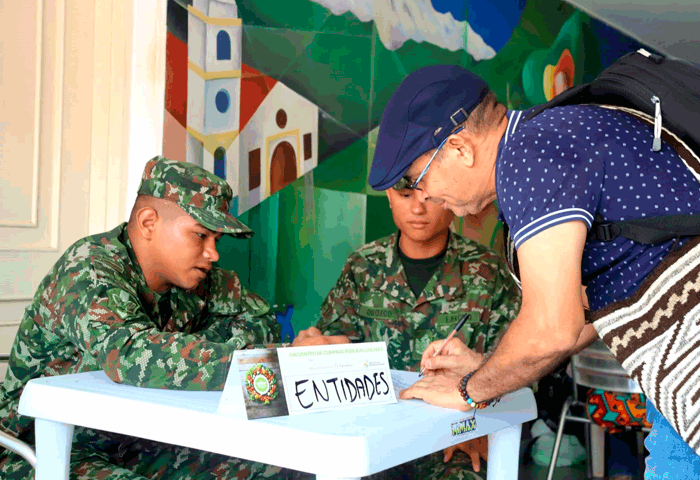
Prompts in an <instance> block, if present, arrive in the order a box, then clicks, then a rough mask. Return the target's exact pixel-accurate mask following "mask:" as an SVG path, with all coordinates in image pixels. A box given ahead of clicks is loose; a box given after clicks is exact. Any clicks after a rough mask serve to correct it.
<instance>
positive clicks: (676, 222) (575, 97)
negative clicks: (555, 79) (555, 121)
mask: <svg viewBox="0 0 700 480" xmlns="http://www.w3.org/2000/svg"><path fill="white" fill-rule="evenodd" d="M589 87H590V84H587V85H579V86H577V87H573V88H570V89H569V90H566V91H565V92H563V93H561V94H560V95H558V96H556V97H554V98H553V99H552V100H550V101H549V102H547V103H545V104H542V105H540V106H538V107H535V108H533V109H532V110H531V111H530V112H529V113H528V115H527V117H525V120H524V121H525V122H526V121H528V120H530V119H531V118H533V117H535V116H536V115H537V114H539V113H541V112H543V111H545V110H547V109H549V108H552V107H559V106H565V105H580V104H582V103H590V101H591V100H592V96H591V94H590V88H589ZM598 106H600V107H603V108H609V109H614V110H622V111H624V112H625V113H627V114H629V115H632V116H634V117H636V118H637V119H639V120H641V121H643V122H644V123H646V124H648V125H651V126H653V125H654V122H653V119H652V118H651V117H649V115H647V114H645V113H644V112H639V111H637V110H633V109H630V108H625V107H617V106H612V105H598ZM523 123H524V122H520V124H519V125H518V127H519V126H520V125H522V124H523ZM661 138H663V139H664V141H666V142H667V143H668V144H669V145H670V146H671V148H673V149H674V150H675V151H676V153H677V154H678V155H679V156H680V158H681V161H682V162H683V163H684V165H685V166H686V167H687V168H688V170H690V172H691V173H692V174H693V176H694V177H695V178H696V179H697V180H698V181H700V159H699V158H698V155H697V154H696V153H695V152H693V150H691V149H690V147H688V145H687V144H686V143H685V142H683V141H682V140H681V139H680V138H678V136H676V135H674V134H673V133H671V132H669V131H668V130H667V129H666V128H664V129H663V130H662V132H661ZM697 235H700V215H698V214H683V215H661V216H657V217H648V218H638V219H634V220H627V221H623V222H608V221H605V220H604V219H603V217H602V216H601V215H600V214H597V215H596V217H595V219H594V221H593V224H592V225H591V229H590V231H589V234H588V240H589V241H598V242H609V241H611V240H614V239H616V238H617V237H624V238H628V239H630V240H634V241H635V242H638V243H643V244H645V245H651V244H654V243H661V242H665V241H667V240H671V239H673V238H678V237H694V236H697Z"/></svg>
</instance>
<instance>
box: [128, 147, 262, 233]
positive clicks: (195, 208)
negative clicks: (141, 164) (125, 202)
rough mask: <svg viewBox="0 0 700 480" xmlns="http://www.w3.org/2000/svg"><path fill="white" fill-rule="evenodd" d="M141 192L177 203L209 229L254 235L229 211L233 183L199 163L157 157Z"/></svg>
mask: <svg viewBox="0 0 700 480" xmlns="http://www.w3.org/2000/svg"><path fill="white" fill-rule="evenodd" d="M138 194H139V195H149V196H151V197H156V198H162V199H164V200H168V201H171V202H175V203H177V204H178V206H179V207H180V208H182V209H183V210H184V211H185V212H187V213H188V214H189V215H190V216H191V217H192V218H194V219H195V220H197V221H198V222H199V223H201V224H202V225H204V226H205V227H207V228H208V229H209V230H213V231H215V232H222V233H227V234H229V235H231V236H233V237H236V238H250V237H251V236H252V235H253V231H252V230H251V229H250V228H248V227H246V226H245V225H243V223H241V222H240V221H239V220H238V219H237V218H236V217H234V216H233V215H231V214H230V213H229V207H230V205H231V200H232V199H233V190H231V186H230V185H229V184H228V183H227V182H226V180H223V179H221V178H219V177H217V176H216V175H214V174H213V173H211V172H208V171H206V170H204V169H203V168H202V167H200V166H198V165H194V164H192V163H187V162H178V161H175V160H169V159H167V158H165V157H161V156H157V157H153V158H152V159H150V160H149V161H148V163H146V167H145V168H144V170H143V176H142V177H141V184H140V185H139V189H138Z"/></svg>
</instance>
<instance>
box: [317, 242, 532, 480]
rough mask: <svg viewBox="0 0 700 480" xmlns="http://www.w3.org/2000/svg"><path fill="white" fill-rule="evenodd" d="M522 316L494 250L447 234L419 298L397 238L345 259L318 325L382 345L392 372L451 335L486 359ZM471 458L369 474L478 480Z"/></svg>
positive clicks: (412, 366) (378, 478)
mask: <svg viewBox="0 0 700 480" xmlns="http://www.w3.org/2000/svg"><path fill="white" fill-rule="evenodd" d="M519 310H520V292H519V290H518V288H517V286H516V285H515V283H514V282H513V280H512V279H511V277H510V274H509V273H508V271H507V270H506V267H505V265H504V263H503V262H502V261H501V259H500V258H499V257H498V256H497V255H496V253H495V252H493V251H491V250H489V249H488V248H486V247H483V246H481V245H479V244H477V243H475V242H472V241H470V240H467V239H465V238H463V237H461V236H459V235H457V234H454V233H452V232H450V237H449V240H448V243H447V251H446V253H445V259H444V263H443V265H442V267H441V269H439V270H438V271H437V272H436V273H435V275H433V277H432V278H431V279H430V281H429V282H428V284H427V285H426V286H425V288H424V289H423V292H422V293H421V295H420V296H419V297H418V298H416V296H415V295H414V294H413V292H412V291H411V288H410V286H409V284H408V279H407V278H406V273H405V271H404V268H403V264H402V263H401V260H400V258H399V256H398V233H395V234H393V235H390V236H389V237H385V238H382V239H379V240H377V241H375V242H372V243H370V244H367V245H365V246H364V247H362V248H360V249H359V250H358V251H356V252H354V253H353V254H351V255H350V256H349V257H348V260H347V262H346V263H345V266H344V268H343V271H342V273H341V274H340V278H339V279H338V281H337V283H336V284H335V286H334V287H333V289H332V290H331V291H330V293H329V294H328V296H327V297H326V299H325V301H324V302H323V305H322V307H321V318H320V319H319V321H318V323H317V327H318V329H319V330H321V331H322V332H323V333H324V334H328V335H347V336H348V338H350V340H351V341H353V342H377V341H384V342H385V343H386V344H387V352H388V355H389V363H390V365H391V368H394V369H398V370H411V371H418V370H420V359H421V355H422V354H423V351H424V350H425V349H426V347H427V346H428V345H429V344H430V343H431V342H433V341H434V340H442V339H444V338H445V337H446V336H447V335H449V334H450V332H451V331H452V329H453V328H454V326H455V324H456V323H457V322H458V321H459V319H460V318H461V317H462V316H463V315H464V314H465V313H469V319H468V321H467V323H466V324H465V325H464V327H463V328H462V330H461V331H460V332H459V333H458V334H457V336H458V337H459V338H460V339H461V340H462V341H463V342H464V343H465V344H466V345H467V346H469V348H472V349H474V350H476V351H477V352H480V353H484V352H486V351H488V350H489V349H491V348H492V347H493V346H494V343H495V341H496V339H497V338H498V337H499V335H501V334H502V333H503V332H504V331H505V327H506V326H507V325H508V324H509V323H510V322H511V321H512V320H513V319H514V318H515V317H516V316H517V314H518V311H519ZM483 465H484V463H483V462H482V471H481V472H480V473H479V474H477V473H475V472H474V471H473V469H472V464H471V459H470V458H469V457H468V456H467V455H466V454H464V453H463V452H459V451H458V452H455V454H454V455H453V457H452V459H450V461H449V462H448V463H444V462H443V453H442V452H437V453H434V454H432V455H428V456H426V457H422V458H419V459H416V460H413V461H411V462H407V463H405V464H403V465H399V466H397V467H395V468H392V469H390V470H387V471H385V472H380V473H378V474H375V475H372V476H371V477H370V478H372V479H373V480H391V479H402V478H426V479H427V478H430V479H434V478H439V479H443V480H448V479H449V480H462V479H464V480H472V479H473V480H480V479H481V478H482V477H481V475H483V478H485V477H486V474H485V468H484V467H483Z"/></svg>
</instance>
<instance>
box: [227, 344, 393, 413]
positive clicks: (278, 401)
mask: <svg viewBox="0 0 700 480" xmlns="http://www.w3.org/2000/svg"><path fill="white" fill-rule="evenodd" d="M396 401H397V400H396V393H395V391H394V385H393V382H392V378H391V373H390V370H389V360H388V357H387V352H386V344H385V343H384V342H373V343H362V344H343V345H322V346H314V347H286V348H279V349H257V350H239V351H237V352H236V354H235V357H234V362H232V363H231V368H230V370H229V374H228V377H227V379H226V385H225V386H224V391H223V394H222V396H221V401H220V403H219V409H218V411H219V412H220V413H225V414H237V415H242V412H243V411H245V413H246V416H247V417H248V419H255V418H265V417H276V416H281V415H288V414H289V415H295V414H299V413H308V412H321V411H327V410H335V409H339V408H349V407H354V406H360V405H369V404H373V405H376V404H387V403H396Z"/></svg>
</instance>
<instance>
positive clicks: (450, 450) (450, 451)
mask: <svg viewBox="0 0 700 480" xmlns="http://www.w3.org/2000/svg"><path fill="white" fill-rule="evenodd" d="M454 451H455V447H454V446H452V447H447V448H446V449H445V450H443V452H444V453H445V457H444V458H443V459H442V461H443V462H445V463H447V462H449V461H450V459H451V458H452V455H453V453H454Z"/></svg>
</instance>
